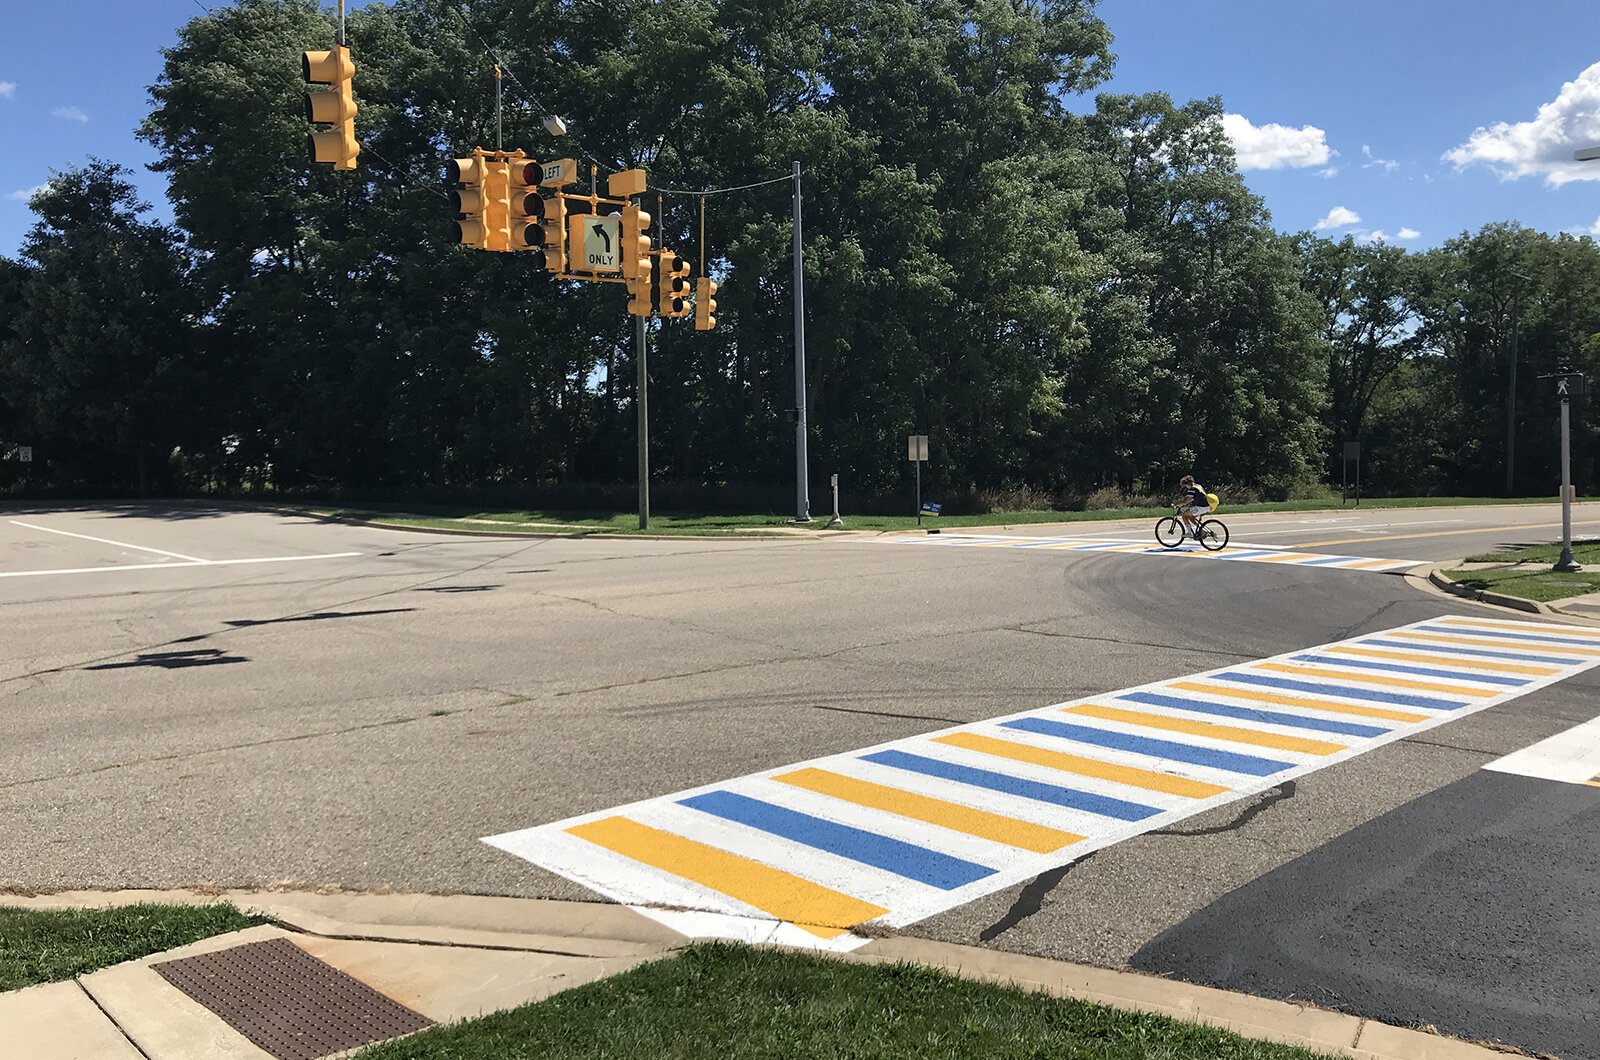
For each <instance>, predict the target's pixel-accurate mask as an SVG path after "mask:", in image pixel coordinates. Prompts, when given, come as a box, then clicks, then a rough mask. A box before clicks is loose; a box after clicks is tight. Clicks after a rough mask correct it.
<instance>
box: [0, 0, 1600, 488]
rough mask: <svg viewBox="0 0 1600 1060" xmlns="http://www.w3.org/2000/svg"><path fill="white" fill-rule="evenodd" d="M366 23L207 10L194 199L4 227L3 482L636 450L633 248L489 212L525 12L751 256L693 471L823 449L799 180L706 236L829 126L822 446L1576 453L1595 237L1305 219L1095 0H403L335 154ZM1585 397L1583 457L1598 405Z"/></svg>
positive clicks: (1130, 467)
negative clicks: (511, 224)
mask: <svg viewBox="0 0 1600 1060" xmlns="http://www.w3.org/2000/svg"><path fill="white" fill-rule="evenodd" d="M332 35H333V25H332V21H331V19H330V15H329V13H327V12H325V11H322V10H319V7H318V5H317V3H316V2H315V0H235V3H233V4H232V5H231V6H228V7H221V8H218V9H216V10H215V11H213V12H210V13H207V14H204V15H198V16H197V17H195V18H193V19H192V20H190V21H189V22H188V23H187V24H186V25H184V26H183V27H182V28H181V29H180V30H179V32H178V35H177V40H176V42H175V43H174V44H173V45H172V46H171V47H170V48H169V49H167V50H166V52H165V61H164V65H163V69H162V72H161V74H160V76H159V78H158V79H157V81H156V83H155V84H154V85H153V86H151V88H150V99H151V110H150V112H149V115H148V117H147V118H146V119H145V121H144V123H143V125H142V126H141V129H140V133H139V134H140V136H141V137H142V138H143V139H144V140H145V141H147V142H148V143H149V144H150V145H152V147H153V148H154V149H155V151H156V152H157V155H158V159H159V160H158V162H157V163H155V166H154V168H155V169H156V170H157V171H159V172H160V173H162V174H164V175H165V177H166V179H167V181H168V182H169V191H168V195H169V198H170V200H171V203H172V211H173V218H174V220H173V223H172V224H170V225H169V224H164V223H161V222H159V221H157V220H154V219H152V216H151V211H150V210H149V208H148V206H147V205H146V204H144V203H141V202H140V201H139V199H138V196H137V194H136V192H135V189H134V186H133V184H132V182H131V180H130V178H131V176H132V174H131V173H129V171H127V170H126V169H125V168H123V167H121V166H119V165H117V164H116V163H115V162H112V161H106V160H101V159H91V160H90V161H89V162H87V163H86V164H84V165H81V166H78V167H75V168H72V169H70V170H67V171H65V172H61V173H59V174H57V175H56V176H55V177H54V178H53V179H52V180H51V181H50V183H49V185H48V186H47V187H46V188H45V189H44V190H43V191H41V192H40V193H39V194H38V195H37V196H35V198H34V199H33V201H32V203H31V206H32V209H33V211H34V213H35V215H36V220H35V223H34V225H33V227H32V229H31V231H30V232H29V234H28V235H27V237H26V239H25V241H24V243H23V245H22V247H21V250H20V252H19V254H18V255H17V256H16V257H15V258H6V257H0V458H3V457H6V456H8V455H9V456H12V457H14V455H15V449H16V447H17V446H23V445H26V446H31V447H32V449H33V451H34V454H35V460H34V462H33V463H32V464H27V465H24V464H20V463H19V462H17V461H16V460H15V459H0V489H9V490H12V491H26V490H40V489H57V490H63V489H66V490H70V489H74V488H79V489H85V490H89V489H93V490H99V491H127V492H135V491H137V492H140V493H145V494H155V493H161V494H171V493H181V492H214V493H219V494H233V493H240V492H248V491H261V490H273V491H280V492H283V493H322V494H342V495H350V496H356V495H366V496H370V497H377V496H390V495H392V496H408V497H414V498H420V497H437V498H440V499H443V498H447V497H450V496H460V497H468V496H479V497H481V496H487V495H490V494H496V495H501V496H504V497H506V498H507V499H522V500H526V501H528V502H529V503H534V502H539V501H541V500H542V501H557V502H558V501H560V500H562V499H563V498H564V499H566V500H568V501H573V500H574V499H577V498H582V497H593V498H599V499H601V500H603V499H604V498H605V497H606V496H607V488H608V487H614V486H617V485H620V484H627V483H631V482H632V480H633V467H634V431H633V426H632V424H633V416H634V410H633V400H634V387H633V378H634V366H633V356H634V353H633V344H632V341H631V338H632V329H631V322H630V318H628V317H626V315H625V314H624V313H623V311H622V299H621V295H620V294H619V293H618V290H617V289H615V288H612V287H610V286H604V285H587V284H569V283H563V282H560V281H556V280H553V279H552V278H551V277H549V276H548V275H547V274H544V273H542V272H539V271H537V270H536V269H535V268H533V265H532V263H531V262H530V261H529V260H528V258H527V256H525V255H505V254H484V253H478V252H473V251H470V250H467V249H465V248H462V247H459V246H456V245H453V243H452V240H451V236H450V230H451V228H452V227H453V226H452V225H451V214H450V212H449V211H450V206H449V202H448V200H447V198H446V196H445V187H444V184H443V175H442V173H443V163H444V161H445V160H446V159H448V158H450V157H454V156H457V155H459V154H462V153H465V152H468V151H470V149H471V148H472V147H474V146H492V145H493V142H494V139H493V138H494V103H493V99H494V80H493V64H494V61H495V60H494V59H493V58H491V57H490V51H491V49H492V51H493V53H494V55H495V56H497V57H498V58H499V60H500V61H501V62H503V64H504V65H505V67H506V69H507V70H509V71H510V76H509V77H508V80H507V82H506V105H505V111H504V115H503V120H504V129H505V142H506V144H507V146H508V147H511V146H514V147H521V148H523V149H524V150H526V151H528V152H529V154H530V155H533V156H534V157H537V158H541V159H543V158H559V157H564V156H568V155H572V156H574V157H579V158H580V159H581V160H582V163H583V167H584V169H585V170H587V168H588V167H589V166H590V165H594V166H597V167H599V168H600V174H601V179H602V180H603V178H604V173H605V172H606V171H609V170H615V169H624V168H631V167H635V166H643V167H645V168H646V169H648V171H649V173H650V177H651V183H652V186H653V187H659V188H660V189H662V191H661V192H660V193H659V194H657V193H656V192H652V193H651V195H650V196H649V198H648V199H647V205H648V206H649V207H650V208H651V209H652V212H654V213H656V214H657V215H658V216H657V226H656V227H657V232H658V234H659V235H660V236H661V237H662V238H663V239H664V241H665V242H666V243H667V244H668V245H670V246H672V247H673V248H675V249H677V250H679V251H680V253H683V254H685V255H686V256H688V257H689V258H690V259H691V260H694V261H697V262H701V263H702V264H703V265H704V267H705V268H707V269H708V270H709V271H710V272H711V274H713V275H715V276H716V277H717V278H718V279H719V282H721V284H722V288H721V291H720V292H719V294H718V302H719V309H718V317H719V326H718V328H717V329H716V330H715V331H712V332H709V333H697V332H695V331H694V330H693V329H691V328H688V327H687V326H686V325H684V324H683V323H682V322H670V323H669V324H668V326H666V327H663V328H660V329H658V330H656V331H654V332H653V333H652V349H651V354H650V361H649V367H650V387H651V394H650V412H651V433H652V444H653V452H652V464H653V474H654V476H655V477H656V478H657V479H658V480H660V481H662V482H665V483H675V484H678V486H679V487H681V490H680V492H679V493H678V494H677V495H678V496H679V497H682V498H689V497H693V498H695V499H696V500H697V501H698V502H702V503H706V504H714V503H750V502H751V501H750V499H751V498H764V497H773V498H777V500H776V502H775V503H777V504H779V505H781V504H782V503H783V502H782V498H783V497H785V496H786V495H788V493H789V491H790V490H792V483H793V475H794V457H793V428H792V426H791V424H790V420H789V418H788V416H789V407H790V406H791V405H792V404H793V383H792V380H793V362H792V336H793V331H792V328H793V324H792V317H791V313H792V309H791V301H790V298H791V266H790V261H789V250H790V240H791V228H790V220H789V201H788V194H789V192H788V187H787V186H786V185H785V184H783V183H779V184H774V185H767V186H765V187H759V188H752V189H748V190H746V191H742V192H738V193H732V194H725V195H717V196H714V197H711V198H709V199H707V200H706V213H705V239H706V243H705V246H704V248H703V250H702V247H701V244H700V221H701V214H700V207H701V201H700V199H699V198H698V197H697V196H695V195H693V194H684V193H683V191H684V190H685V189H699V188H705V187H708V186H723V187H731V186H736V185H744V184H754V183H758V182H761V181H765V180H770V179H771V178H773V177H781V176H782V175H784V174H786V173H787V172H788V170H789V167H790V162H791V160H794V159H798V160H800V161H801V163H802V166H803V167H804V181H805V184H804V187H805V229H804V234H805V242H806V253H805V263H804V265H805V283H806V303H807V323H806V329H807V350H808V366H807V372H808V375H807V386H808V392H807V405H808V418H809V421H810V427H811V432H810V437H809V444H810V449H811V465H812V468H813V477H814V480H815V481H816V482H822V481H825V480H826V478H825V476H826V475H827V474H829V473H831V472H838V473H839V474H840V476H841V479H842V480H843V482H844V484H845V487H846V489H847V490H848V491H849V492H850V494H851V496H852V497H854V498H858V510H859V506H865V505H867V504H869V503H874V502H875V501H880V500H883V499H885V498H899V497H900V496H902V495H903V494H904V493H905V492H906V491H907V489H908V488H909V479H910V469H909V466H908V465H907V463H906V461H905V459H904V455H905V443H904V438H905V436H906V435H908V434H911V433H925V434H928V435H929V436H930V438H931V445H932V448H933V463H932V465H931V467H930V468H929V469H928V471H929V475H930V476H931V478H932V484H931V486H932V489H933V490H934V491H935V492H938V493H941V494H943V495H945V496H947V497H949V498H952V499H957V500H958V501H959V503H964V504H977V503H985V502H986V503H990V504H1011V505H1016V504H1028V503H1040V504H1042V503H1055V504H1065V505H1071V504H1081V503H1083V502H1084V500H1085V498H1087V497H1089V496H1090V495H1092V494H1096V493H1097V491H1098V492H1100V493H1102V494H1104V493H1105V492H1106V491H1111V492H1112V493H1115V494H1119V495H1120V494H1135V493H1142V492H1150V491H1167V490H1170V488H1171V486H1172V483H1173V482H1174V481H1175V480H1176V478H1177V477H1178V476H1180V475H1182V474H1184V473H1187V472H1191V471H1192V472H1194V473H1195V474H1196V475H1198V476H1199V477H1200V478H1201V479H1202V481H1205V482H1207V483H1208V484H1211V483H1218V484H1224V485H1227V486H1228V487H1229V488H1230V490H1232V491H1233V493H1234V495H1235V496H1244V495H1248V494H1257V495H1261V496H1266V497H1290V496H1300V495H1307V494H1310V493H1315V492H1316V491H1319V490H1325V489H1326V488H1327V484H1328V483H1333V484H1337V483H1338V482H1339V481H1340V476H1341V471H1342V463H1341V456H1342V453H1343V443H1345V442H1346V441H1360V442H1361V443H1362V445H1363V466H1362V472H1363V478H1364V479H1365V481H1366V486H1367V488H1368V489H1369V490H1370V491H1373V492H1384V493H1391V494H1480V495H1481V494H1495V493H1501V492H1508V491H1509V492H1514V493H1517V494H1525V495H1550V494H1553V492H1554V489H1555V485H1556V462H1555V456H1556V440H1555V426H1554V421H1555V415H1554V412H1555V410H1554V406H1553V405H1551V404H1550V403H1549V402H1548V401H1547V400H1546V399H1544V398H1542V397H1541V396H1540V395H1539V393H1538V385H1539V384H1538V381H1537V378H1536V377H1537V376H1538V375H1539V374H1540V373H1542V372H1549V371H1552V370H1553V369H1554V368H1555V367H1556V366H1557V365H1559V364H1571V365H1573V366H1574V367H1576V368H1578V369H1580V370H1591V371H1592V369H1593V368H1594V367H1595V362H1596V360H1597V359H1600V247H1597V245H1596V243H1595V241H1594V240H1593V239H1590V238H1588V237H1581V238H1580V237H1573V236H1569V235H1561V236H1555V237H1552V236H1549V235H1545V234H1542V233H1539V232H1534V231H1530V230H1527V229H1525V228H1522V227H1519V226H1517V225H1514V224H1503V225H1492V226H1489V227H1487V228H1485V229H1483V230H1481V231H1479V232H1477V233H1464V234H1462V235H1461V236H1460V237H1458V238H1456V239H1452V240H1450V241H1448V242H1446V243H1445V244H1444V245H1442V246H1440V247H1438V248H1437V249H1434V250H1429V251H1426V252H1423V253H1407V252H1406V251H1404V250H1402V249H1400V248H1397V247H1392V246H1386V245H1382V244H1368V243H1360V242H1356V241H1354V240H1352V239H1349V238H1346V239H1344V240H1341V241H1331V240H1327V239H1322V238H1318V237H1316V236H1313V235H1311V234H1308V233H1301V234H1286V233H1281V232H1279V231H1278V230H1277V229H1276V228H1275V227H1274V226H1273V223H1272V219H1271V217H1270V215H1269V214H1268V212H1267V210H1266V209H1265V207H1264V205H1263V203H1262V201H1261V200H1260V199H1259V198H1258V197H1257V196H1255V195H1254V194H1252V193H1251V192H1250V191H1249V189H1248V188H1247V187H1246V186H1245V184H1244V182H1243V180H1242V179H1241V177H1240V174H1239V171H1238V167H1237V164H1236V161H1235V158H1234V154H1233V149H1232V147H1231V144H1230V143H1229V141H1228V139H1227V137H1226V136H1225V135H1224V134H1223V131H1222V126H1221V122H1220V118H1221V114H1222V103H1221V101H1220V100H1218V99H1209V100H1201V101H1194V102H1189V103H1183V104H1179V103H1175V102H1174V101H1173V100H1172V99H1171V98H1169V97H1168V96H1166V95H1162V94H1148V95H1113V94H1107V93H1101V94H1099V95H1093V96H1092V95H1091V93H1092V92H1093V90H1094V89H1095V88H1096V86H1097V85H1099V84H1101V83H1102V82H1103V81H1104V80H1105V79H1106V78H1107V77H1108V76H1109V73H1110V70H1111V68H1112V64H1113V62H1114V57H1113V55H1112V52H1111V45H1112V40H1111V35H1110V33H1109V32H1108V30H1107V28H1106V26H1105V24H1104V23H1103V22H1102V21H1101V20H1100V19H1099V18H1098V16H1097V15H1096V13H1095V4H1094V0H977V2H959V3H958V2H955V0H762V2H760V3H751V2H747V0H616V2H613V3H609V4H605V5H595V4H576V3H572V2H570V0H516V2H512V0H397V2H395V3H393V4H389V5H384V4H371V5H368V6H365V7H363V8H361V9H359V10H357V11H355V12H353V13H352V14H351V17H350V20H349V26H348V36H349V41H350V44H351V48H352V53H353V55H354V57H355V60H356V63H357V67H358V72H357V75H356V91H357V97H358V101H359V103H360V107H361V112H360V115H359V116H358V119H357V128H358V130H359V134H360V137H361V140H362V143H363V149H364V150H363V154H362V157H361V160H360V166H359V168H358V169H357V170H356V171H355V172H353V173H333V172H330V171H329V170H328V168H327V167H314V166H312V165H310V164H309V163H308V162H307V161H306V160H305V153H304V138H305V134H306V131H307V126H306V124H305V121H304V115H303V111H302V105H301V96H302V93H303V91H304V88H305V86H304V85H303V83H302V82H301V80H300V64H299V59H298V56H299V53H300V52H301V51H303V50H307V49H315V48H322V47H326V46H328V44H329V42H330V41H331V40H332ZM546 113H558V114H561V115H563V116H564V117H566V118H567V120H568V122H569V125H570V126H571V131H572V134H573V135H572V136H570V137H568V138H566V139H557V138H553V137H551V136H550V135H549V134H548V133H547V132H546V131H545V130H544V127H543V124H542V118H543V116H544V115H545V114H546ZM702 259H703V261H702ZM1513 361H1515V362H1516V364H1517V370H1518V374H1517V377H1516V380H1517V381H1516V388H1515V392H1514V400H1513V395H1512V392H1511V391H1510V389H1509V384H1510V378H1511V365H1512V363H1513ZM1513 403H1514V407H1515V410H1516V411H1515V418H1514V421H1511V422H1513V423H1514V431H1515V456H1514V458H1513V460H1512V462H1511V463H1510V464H1509V465H1508V461H1507V450H1508V446H1507V439H1508V433H1509V430H1508V421H1510V420H1511V415H1512V414H1511V409H1512V407H1513ZM1579 413H1580V415H1579V416H1578V417H1577V421H1576V422H1577V424H1578V426H1577V427H1576V429H1575V432H1574V441H1573V444H1574V460H1575V463H1574V467H1575V469H1576V470H1575V477H1576V479H1577V482H1578V485H1579V487H1580V488H1581V489H1582V488H1589V487H1590V486H1592V485H1593V483H1594V473H1595V470H1596V469H1595V464H1594V462H1595V458H1596V456H1597V455H1600V448H1597V446H1596V438H1595V428H1594V426H1593V425H1592V424H1591V423H1589V422H1588V420H1587V419H1586V418H1585V417H1584V416H1583V415H1582V414H1581V413H1582V409H1581V407H1580V409H1579ZM614 492H617V491H614ZM620 492H621V495H622V496H626V495H627V494H626V492H625V491H620ZM658 495H659V494H658ZM672 495H673V494H671V492H670V491H669V492H668V494H667V496H668V497H671V496H672ZM896 503H898V501H896ZM780 510H781V509H780Z"/></svg>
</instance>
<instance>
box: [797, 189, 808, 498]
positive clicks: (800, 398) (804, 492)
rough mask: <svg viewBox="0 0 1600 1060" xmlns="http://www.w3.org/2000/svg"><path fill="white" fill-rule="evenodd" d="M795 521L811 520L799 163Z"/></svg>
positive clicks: (804, 277) (804, 282) (803, 265)
mask: <svg viewBox="0 0 1600 1060" xmlns="http://www.w3.org/2000/svg"><path fill="white" fill-rule="evenodd" d="M793 173H794V409H795V413H794V463H795V484H794V509H795V510H794V521H795V522H797V523H809V522H810V521H811V489H810V485H809V483H808V481H807V480H808V479H809V478H810V474H811V472H810V461H809V460H808V459H807V458H806V273H805V260H804V257H803V255H802V251H801V242H800V163H799V162H796V163H795V164H794V170H793Z"/></svg>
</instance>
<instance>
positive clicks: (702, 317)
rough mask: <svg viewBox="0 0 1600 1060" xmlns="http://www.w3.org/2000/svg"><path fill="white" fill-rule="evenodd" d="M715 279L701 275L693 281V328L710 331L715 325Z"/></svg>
mask: <svg viewBox="0 0 1600 1060" xmlns="http://www.w3.org/2000/svg"><path fill="white" fill-rule="evenodd" d="M716 312H717V281H716V280H713V279H712V278H711V277H709V276H702V277H700V278H699V279H698V280H696V281H695V282H694V329H695V330H696V331H710V330H711V329H712V328H714V327H716V326H717V318H716Z"/></svg>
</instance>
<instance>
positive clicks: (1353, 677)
mask: <svg viewBox="0 0 1600 1060" xmlns="http://www.w3.org/2000/svg"><path fill="white" fill-rule="evenodd" d="M1255 668H1256V669H1257V670H1275V671H1277V672H1278V673H1283V674H1300V675H1302V676H1304V677H1320V678H1322V679H1323V680H1326V681H1344V682H1347V683H1349V684H1353V685H1355V684H1361V685H1387V686H1388V687H1390V688H1410V689H1414V690H1416V691H1418V692H1444V693H1446V694H1448V695H1453V696H1470V697H1472V698H1474V699H1493V698H1494V697H1495V696H1498V695H1500V693H1499V692H1497V691H1494V690H1492V689H1487V688H1467V687H1466V686H1465V685H1446V684H1440V683H1439V682H1437V681H1414V680H1412V679H1411V678H1409V677H1385V676H1383V675H1381V674H1358V673H1350V672H1348V671H1345V670H1325V669H1323V668H1322V667H1320V666H1292V665H1290V664H1289V663H1274V662H1264V663H1256V665H1255Z"/></svg>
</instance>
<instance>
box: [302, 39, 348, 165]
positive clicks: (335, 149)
mask: <svg viewBox="0 0 1600 1060" xmlns="http://www.w3.org/2000/svg"><path fill="white" fill-rule="evenodd" d="M300 68H301V70H302V72H303V73H304V74H305V79H306V83H307V84H310V85H327V86H329V88H330V91H327V92H307V93H306V120H307V121H312V122H316V123H318V124H324V125H332V126H333V128H332V129H331V130H330V131H328V132H314V133H312V134H311V135H310V136H309V137H308V138H307V148H308V150H309V152H310V155H311V161H313V162H331V163H333V168H334V169H354V168H356V156H357V155H359V154H360V153H361V144H360V143H359V142H357V140H356V110H357V108H356V100H355V95H354V92H353V91H352V81H353V79H354V78H355V75H356V65H355V63H353V62H351V61H350V49H349V48H346V47H343V46H342V45H341V46H339V47H336V48H331V49H329V50H328V51H324V52H303V53H301V56H300Z"/></svg>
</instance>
